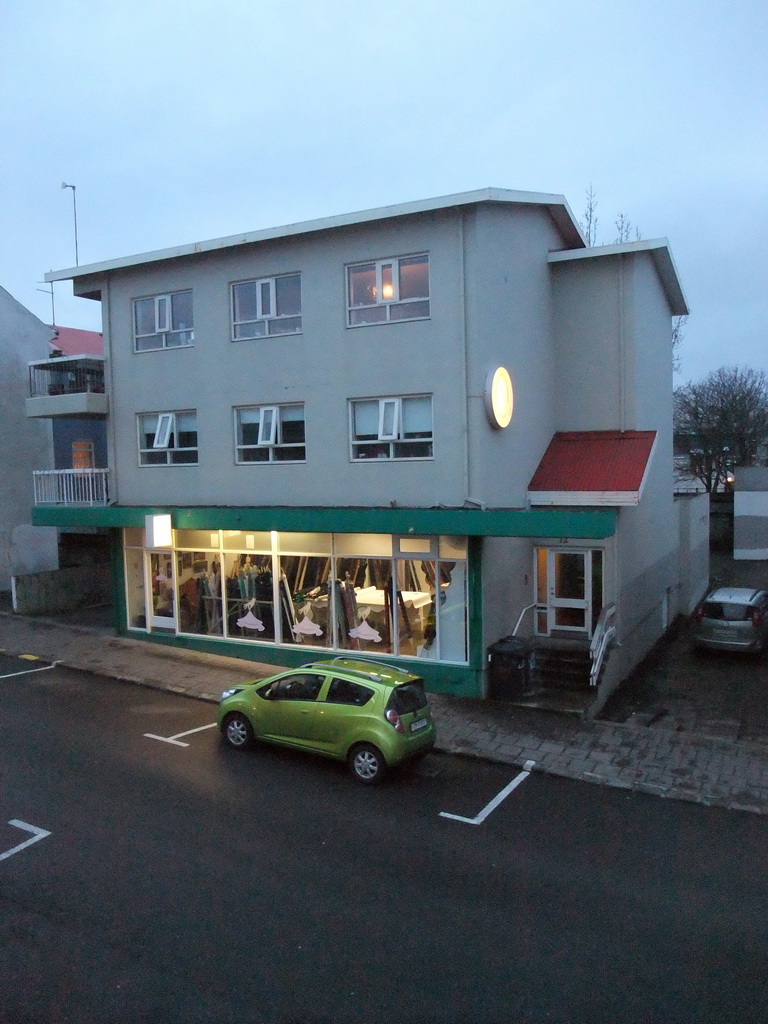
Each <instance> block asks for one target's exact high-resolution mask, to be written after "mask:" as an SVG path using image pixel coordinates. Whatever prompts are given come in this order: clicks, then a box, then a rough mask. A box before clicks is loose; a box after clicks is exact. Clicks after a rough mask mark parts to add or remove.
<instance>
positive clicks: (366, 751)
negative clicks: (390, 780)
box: [347, 743, 387, 786]
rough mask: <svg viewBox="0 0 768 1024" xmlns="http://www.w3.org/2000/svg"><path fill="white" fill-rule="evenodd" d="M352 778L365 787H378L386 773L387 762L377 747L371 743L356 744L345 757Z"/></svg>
mask: <svg viewBox="0 0 768 1024" xmlns="http://www.w3.org/2000/svg"><path fill="white" fill-rule="evenodd" d="M347 764H348V765H349V770H350V772H351V773H352V776H353V778H355V779H357V781H358V782H362V783H363V785H365V786H376V785H378V784H379V783H380V782H381V781H382V779H383V778H384V776H385V775H386V773H387V762H386V761H385V760H384V755H383V754H382V752H381V751H380V750H379V748H378V747H374V745H373V744H372V743H358V744H357V746H356V747H353V748H352V749H351V750H350V752H349V756H348V757H347Z"/></svg>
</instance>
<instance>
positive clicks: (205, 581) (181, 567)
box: [176, 530, 224, 636]
mask: <svg viewBox="0 0 768 1024" xmlns="http://www.w3.org/2000/svg"><path fill="white" fill-rule="evenodd" d="M180 532H189V533H191V532H193V531H191V530H190V531H180ZM176 586H177V589H178V628H179V632H181V633H196V634H198V635H200V636H223V635H224V620H223V615H222V603H221V602H222V590H221V562H220V561H219V559H218V556H217V554H213V553H212V552H210V551H179V552H178V553H177V555H176Z"/></svg>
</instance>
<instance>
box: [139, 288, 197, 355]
mask: <svg viewBox="0 0 768 1024" xmlns="http://www.w3.org/2000/svg"><path fill="white" fill-rule="evenodd" d="M133 338H134V345H135V348H136V351H137V352H146V351H147V350H148V349H156V348H178V346H180V345H191V344H192V342H193V341H194V340H195V332H194V330H193V329H192V292H191V291H187V292H173V293H172V294H170V295H152V296H150V297H149V298H145V299H134V300H133Z"/></svg>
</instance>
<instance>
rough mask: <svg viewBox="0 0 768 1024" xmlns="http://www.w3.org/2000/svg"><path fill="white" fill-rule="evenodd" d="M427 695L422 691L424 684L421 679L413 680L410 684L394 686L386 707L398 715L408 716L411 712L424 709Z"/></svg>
mask: <svg viewBox="0 0 768 1024" xmlns="http://www.w3.org/2000/svg"><path fill="white" fill-rule="evenodd" d="M426 704H427V695H426V693H425V691H424V683H423V682H422V681H421V679H415V680H414V681H413V682H411V683H402V684H401V685H400V686H396V687H395V689H394V690H393V691H392V696H391V697H390V698H389V703H388V704H387V707H390V708H393V709H394V710H395V711H396V712H397V713H398V715H408V714H410V713H411V712H412V711H419V710H420V709H421V708H423V707H426Z"/></svg>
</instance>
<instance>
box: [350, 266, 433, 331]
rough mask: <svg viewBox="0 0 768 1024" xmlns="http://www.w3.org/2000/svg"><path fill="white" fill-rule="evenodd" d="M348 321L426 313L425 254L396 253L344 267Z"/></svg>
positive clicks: (419, 316)
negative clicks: (345, 271)
mask: <svg viewBox="0 0 768 1024" xmlns="http://www.w3.org/2000/svg"><path fill="white" fill-rule="evenodd" d="M347 308H348V315H349V319H348V321H347V322H348V324H349V326H350V327H358V326H360V325H362V324H381V323H387V322H388V321H392V320H417V319H423V318H424V317H428V316H429V257H428V256H427V255H422V256H400V257H393V258H392V259H388V260H376V261H375V262H371V263H359V264H357V266H354V267H347Z"/></svg>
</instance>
